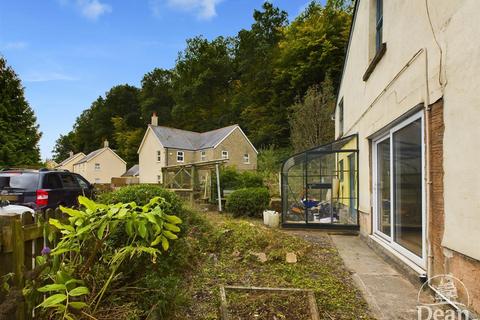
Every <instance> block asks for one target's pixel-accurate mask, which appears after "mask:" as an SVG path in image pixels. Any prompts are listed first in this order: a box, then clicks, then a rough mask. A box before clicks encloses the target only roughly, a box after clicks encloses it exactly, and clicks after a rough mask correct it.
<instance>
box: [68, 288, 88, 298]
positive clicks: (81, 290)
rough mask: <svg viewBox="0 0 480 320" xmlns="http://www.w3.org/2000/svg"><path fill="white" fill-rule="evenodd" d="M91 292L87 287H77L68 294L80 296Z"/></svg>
mask: <svg viewBox="0 0 480 320" xmlns="http://www.w3.org/2000/svg"><path fill="white" fill-rule="evenodd" d="M89 293H90V291H88V288H87V287H76V288H75V289H73V290H72V291H69V292H68V295H70V296H72V297H78V296H81V295H85V294H89Z"/></svg>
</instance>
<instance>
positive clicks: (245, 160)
mask: <svg viewBox="0 0 480 320" xmlns="http://www.w3.org/2000/svg"><path fill="white" fill-rule="evenodd" d="M243 163H244V164H250V153H244V154H243Z"/></svg>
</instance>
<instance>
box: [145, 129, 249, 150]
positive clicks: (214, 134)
mask: <svg viewBox="0 0 480 320" xmlns="http://www.w3.org/2000/svg"><path fill="white" fill-rule="evenodd" d="M149 127H150V128H151V129H152V130H153V132H154V133H155V135H156V136H157V138H158V139H159V140H160V142H161V144H162V145H163V146H164V147H165V148H176V149H186V150H201V149H208V148H214V147H216V146H217V145H218V144H219V143H220V142H221V141H222V140H223V139H225V138H226V137H227V136H228V135H229V134H230V133H232V131H233V130H235V129H236V128H239V129H240V127H239V126H238V125H236V124H235V125H231V126H228V127H224V128H220V129H216V130H212V131H207V132H203V133H199V132H193V131H187V130H181V129H174V128H169V127H162V126H152V125H150V126H149ZM247 140H248V138H247Z"/></svg>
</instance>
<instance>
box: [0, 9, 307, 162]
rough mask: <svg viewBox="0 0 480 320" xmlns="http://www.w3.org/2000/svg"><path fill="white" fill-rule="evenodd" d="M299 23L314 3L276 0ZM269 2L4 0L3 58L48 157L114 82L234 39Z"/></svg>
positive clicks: (0, 18) (136, 79)
mask: <svg viewBox="0 0 480 320" xmlns="http://www.w3.org/2000/svg"><path fill="white" fill-rule="evenodd" d="M271 2H273V3H274V4H275V5H276V6H278V7H280V8H281V9H283V10H285V11H287V12H288V14H289V18H290V19H293V18H294V17H295V16H297V15H298V14H299V13H300V12H301V11H302V9H304V8H305V7H306V5H307V4H308V2H309V1H308V0H278V1H271ZM262 3H263V1H262V0H41V1H39V0H0V55H3V56H4V57H5V58H6V59H7V63H8V64H9V65H11V66H12V67H13V68H14V70H15V71H16V73H17V74H18V75H19V77H20V79H21V80H22V84H23V86H24V87H25V95H26V98H27V100H28V102H29V104H30V106H31V107H32V108H33V110H34V111H35V114H36V116H37V121H38V124H39V125H40V131H41V132H42V138H41V140H40V150H41V156H42V159H46V158H50V157H51V154H52V149H53V147H54V145H55V140H56V139H57V138H58V137H59V136H60V134H66V133H68V132H69V131H70V130H71V129H72V126H73V124H74V122H75V119H76V118H77V117H78V116H79V115H80V113H81V112H82V111H83V110H85V109H87V108H88V107H89V106H90V104H91V103H92V102H93V101H94V100H95V99H96V98H97V97H98V96H100V95H102V96H104V95H105V93H106V92H107V91H108V90H109V89H110V88H111V87H113V86H114V85H118V84H130V85H135V86H140V81H141V79H142V77H143V75H144V74H145V73H147V72H149V71H151V70H153V69H154V68H156V67H159V68H171V67H173V66H174V64H175V59H176V57H177V55H178V52H179V51H181V50H182V49H183V48H184V47H185V40H186V39H188V38H192V37H194V36H197V35H203V36H205V37H206V38H208V39H213V38H215V37H217V36H219V35H224V36H229V35H235V34H236V33H237V32H238V31H239V30H240V29H242V28H249V27H250V25H251V24H252V22H253V18H252V14H253V10H254V9H259V8H260V7H261V5H262Z"/></svg>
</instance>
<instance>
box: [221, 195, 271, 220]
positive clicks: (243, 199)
mask: <svg viewBox="0 0 480 320" xmlns="http://www.w3.org/2000/svg"><path fill="white" fill-rule="evenodd" d="M269 202H270V194H269V192H268V189H266V188H245V189H239V190H236V191H234V192H232V194H230V195H229V196H228V198H227V204H226V209H227V211H228V212H231V213H232V214H233V215H234V216H235V217H239V216H250V217H258V218H259V217H261V215H262V212H263V210H265V209H266V208H267V206H268V204H269Z"/></svg>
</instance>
